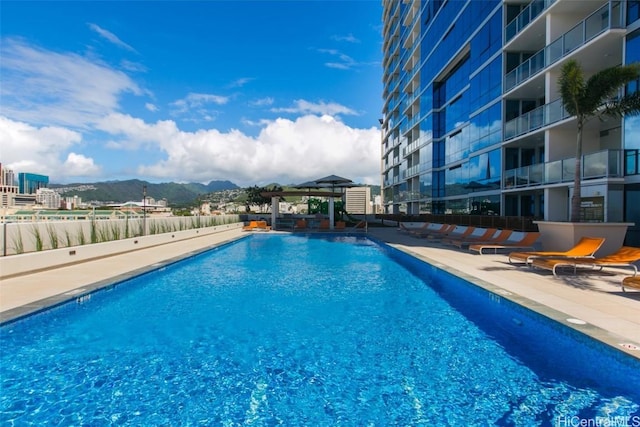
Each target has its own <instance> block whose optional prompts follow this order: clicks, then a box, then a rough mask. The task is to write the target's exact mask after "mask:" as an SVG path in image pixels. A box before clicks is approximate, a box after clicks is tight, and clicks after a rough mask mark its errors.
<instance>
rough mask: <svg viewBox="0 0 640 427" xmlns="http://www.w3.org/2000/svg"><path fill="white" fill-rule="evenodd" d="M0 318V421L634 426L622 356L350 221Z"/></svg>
mask: <svg viewBox="0 0 640 427" xmlns="http://www.w3.org/2000/svg"><path fill="white" fill-rule="evenodd" d="M0 334H1V335H0V340H1V343H0V344H1V346H0V349H1V350H0V351H1V354H0V379H1V381H2V383H1V384H2V388H1V393H0V422H1V423H2V424H10V423H12V422H14V423H16V424H17V425H45V424H47V425H72V424H75V425H112V424H115V425H244V424H253V425H273V424H282V425H310V426H331V425H465V426H471V425H522V426H531V425H551V424H555V425H560V426H564V425H566V426H572V425H577V424H575V422H576V420H597V419H598V420H601V421H600V422H601V423H602V422H604V420H609V421H608V422H619V421H621V420H625V421H628V423H629V425H640V364H638V362H637V361H636V360H632V359H631V358H630V357H628V356H626V355H624V354H622V353H619V352H615V351H613V350H609V349H608V348H606V347H604V346H603V345H601V344H599V343H596V342H594V341H592V340H589V339H586V338H584V337H581V336H578V335H577V334H576V333H574V332H573V331H571V330H569V329H568V328H565V327H563V326H561V325H557V324H555V323H552V322H549V321H546V320H545V319H543V318H542V317H540V316H539V315H536V314H535V313H532V312H530V311H528V310H526V309H524V308H521V307H518V306H516V305H514V304H511V303H509V302H508V301H506V300H504V299H503V298H500V297H498V296H495V295H490V294H488V293H487V292H486V291H483V290H481V289H479V288H478V287H476V286H473V285H471V284H469V283H467V282H465V281H463V280H461V279H458V278H456V277H454V276H451V275H450V274H448V273H446V272H443V271H440V270H438V269H436V268H435V267H432V266H429V265H427V264H424V263H422V262H421V261H419V260H416V259H415V258H412V257H410V256H408V255H405V254H403V253H401V252H399V251H396V250H394V249H392V248H390V247H387V246H385V245H381V244H378V243H376V242H373V241H371V240H369V239H366V238H362V237H348V236H322V235H318V236H310V237H306V236H297V235H275V234H261V235H253V236H249V237H247V238H245V239H242V240H240V241H237V242H235V243H232V244H228V245H225V246H223V247H220V248H217V249H215V250H212V251H209V252H206V253H204V254H201V255H198V256H195V257H192V258H189V259H188V260H186V261H183V262H180V263H176V264H173V265H170V266H167V267H164V268H162V269H160V270H156V271H153V272H150V273H147V274H144V275H142V276H139V277H137V278H134V279H131V280H128V281H126V282H123V283H121V284H119V285H117V286H113V287H111V288H110V289H109V290H103V291H99V292H96V293H93V294H91V295H89V296H84V297H81V298H78V299H77V300H76V301H74V302H73V303H71V304H64V305H62V306H59V307H57V308H55V309H52V310H49V311H47V312H43V313H40V314H37V315H33V316H29V317H28V318H25V319H23V320H19V321H16V322H12V323H9V324H6V325H3V326H2V327H0ZM632 422H636V424H631V423H632ZM572 423H573V424H572ZM601 425H603V424H601ZM609 425H611V424H609Z"/></svg>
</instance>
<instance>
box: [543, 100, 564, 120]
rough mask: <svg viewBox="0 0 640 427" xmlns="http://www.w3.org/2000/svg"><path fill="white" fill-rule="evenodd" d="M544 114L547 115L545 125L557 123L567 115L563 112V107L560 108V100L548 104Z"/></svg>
mask: <svg viewBox="0 0 640 427" xmlns="http://www.w3.org/2000/svg"><path fill="white" fill-rule="evenodd" d="M546 113H547V114H546V116H547V117H546V119H547V120H546V122H547V123H555V122H559V121H560V120H562V119H564V118H565V117H566V116H567V113H566V112H565V110H564V107H563V106H562V100H561V99H557V100H555V101H553V102H551V103H550V104H547V110H546Z"/></svg>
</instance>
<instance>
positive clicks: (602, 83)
mask: <svg viewBox="0 0 640 427" xmlns="http://www.w3.org/2000/svg"><path fill="white" fill-rule="evenodd" d="M639 77H640V66H639V65H638V64H630V65H626V66H620V67H612V68H607V69H604V70H601V71H599V72H597V73H596V74H594V75H593V76H591V77H590V78H589V79H588V80H587V83H586V85H585V98H584V100H583V101H584V112H585V113H586V114H589V112H592V113H595V112H596V110H598V109H599V108H600V107H601V106H602V105H603V104H608V105H612V104H619V105H617V107H616V108H614V109H612V110H611V114H614V115H620V113H617V112H616V109H619V108H621V107H623V106H624V104H620V102H619V101H614V102H613V103H612V102H611V101H610V100H611V98H614V97H616V95H617V94H618V92H619V90H620V88H622V87H624V85H626V84H627V83H629V82H631V81H634V80H636V79H638V78H639ZM622 113H624V111H622ZM604 114H606V113H604Z"/></svg>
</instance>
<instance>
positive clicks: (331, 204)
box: [329, 196, 335, 230]
mask: <svg viewBox="0 0 640 427" xmlns="http://www.w3.org/2000/svg"><path fill="white" fill-rule="evenodd" d="M334 216H335V215H334V212H333V196H331V197H329V230H333V227H334V225H333V220H334Z"/></svg>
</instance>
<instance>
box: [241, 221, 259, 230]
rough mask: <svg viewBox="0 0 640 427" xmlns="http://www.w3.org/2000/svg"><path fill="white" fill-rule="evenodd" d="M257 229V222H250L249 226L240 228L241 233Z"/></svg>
mask: <svg viewBox="0 0 640 427" xmlns="http://www.w3.org/2000/svg"><path fill="white" fill-rule="evenodd" d="M257 227H258V221H250V222H249V225H245V226H244V227H242V231H252V230H255V229H256V228H257Z"/></svg>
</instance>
